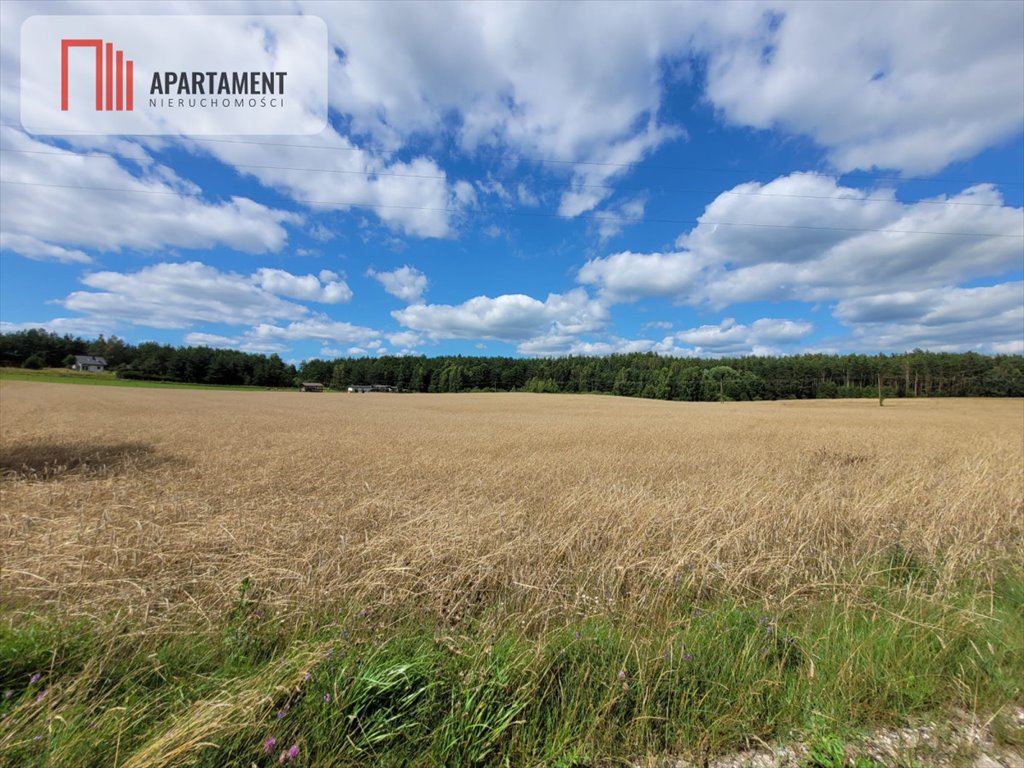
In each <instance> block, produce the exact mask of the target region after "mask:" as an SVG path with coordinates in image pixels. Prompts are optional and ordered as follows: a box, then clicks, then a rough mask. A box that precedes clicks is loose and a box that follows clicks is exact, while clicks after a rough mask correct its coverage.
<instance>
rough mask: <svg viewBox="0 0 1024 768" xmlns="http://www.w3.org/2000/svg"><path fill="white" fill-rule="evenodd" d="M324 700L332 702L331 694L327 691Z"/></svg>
mask: <svg viewBox="0 0 1024 768" xmlns="http://www.w3.org/2000/svg"><path fill="white" fill-rule="evenodd" d="M324 701H326V702H327V703H328V704H330V703H331V694H329V693H325V694H324Z"/></svg>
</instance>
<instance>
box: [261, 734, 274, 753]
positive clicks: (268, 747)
mask: <svg viewBox="0 0 1024 768" xmlns="http://www.w3.org/2000/svg"><path fill="white" fill-rule="evenodd" d="M275 746H277V739H275V738H274V737H273V736H267V740H266V741H264V742H263V751H264V752H273V751H274V747H275Z"/></svg>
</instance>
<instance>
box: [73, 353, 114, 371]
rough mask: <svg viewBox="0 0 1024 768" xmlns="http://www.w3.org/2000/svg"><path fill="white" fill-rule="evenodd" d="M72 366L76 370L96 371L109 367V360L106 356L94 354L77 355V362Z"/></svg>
mask: <svg viewBox="0 0 1024 768" xmlns="http://www.w3.org/2000/svg"><path fill="white" fill-rule="evenodd" d="M71 368H72V369H73V370H76V371H89V372H90V373H96V372H98V371H105V370H106V369H107V360H106V358H104V357H93V356H92V355H75V364H74V365H72V366H71Z"/></svg>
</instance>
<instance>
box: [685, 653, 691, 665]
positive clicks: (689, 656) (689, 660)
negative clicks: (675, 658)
mask: <svg viewBox="0 0 1024 768" xmlns="http://www.w3.org/2000/svg"><path fill="white" fill-rule="evenodd" d="M683 661H685V662H686V663H687V664H689V663H690V662H691V661H693V654H692V653H686V654H683Z"/></svg>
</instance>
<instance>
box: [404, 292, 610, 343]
mask: <svg viewBox="0 0 1024 768" xmlns="http://www.w3.org/2000/svg"><path fill="white" fill-rule="evenodd" d="M391 314H392V316H393V317H394V318H395V319H396V320H398V322H399V323H401V324H402V325H404V326H405V327H407V328H411V329H413V330H416V331H421V332H423V333H426V334H428V335H429V336H431V337H433V338H437V339H481V338H483V339H498V340H501V341H513V342H515V341H523V340H526V339H529V338H533V337H535V336H539V335H541V334H543V333H546V332H549V331H554V332H558V333H566V334H579V333H587V332H591V331H595V330H598V329H600V328H602V327H604V325H605V324H606V323H607V322H608V319H609V317H608V310H607V307H605V306H604V305H603V304H602V303H600V302H598V301H594V300H592V299H591V298H590V297H589V296H588V295H587V293H586V291H584V290H583V289H580V288H577V289H575V290H572V291H569V292H567V293H564V294H557V293H552V294H549V295H548V297H547V299H545V300H544V301H540V300H538V299H535V298H532V297H530V296H525V295H523V294H505V295H502V296H497V297H494V298H491V297H488V296H477V297H475V298H472V299H469V300H468V301H465V302H463V303H462V304H459V305H456V306H452V305H447V304H429V305H428V304H414V305H412V306H409V307H406V308H405V309H401V310H397V311H395V312H392V313H391Z"/></svg>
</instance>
